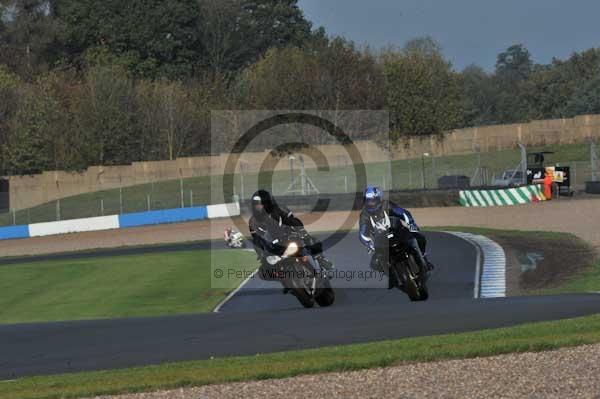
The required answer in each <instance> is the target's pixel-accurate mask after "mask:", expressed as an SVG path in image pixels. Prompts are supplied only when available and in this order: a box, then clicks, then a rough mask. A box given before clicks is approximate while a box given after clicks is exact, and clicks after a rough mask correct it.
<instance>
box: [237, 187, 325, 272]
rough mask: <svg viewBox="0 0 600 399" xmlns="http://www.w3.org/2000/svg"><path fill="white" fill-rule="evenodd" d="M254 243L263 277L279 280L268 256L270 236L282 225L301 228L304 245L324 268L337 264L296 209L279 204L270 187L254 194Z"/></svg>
mask: <svg viewBox="0 0 600 399" xmlns="http://www.w3.org/2000/svg"><path fill="white" fill-rule="evenodd" d="M248 225H249V226H248V227H249V230H250V234H251V235H252V243H253V244H254V249H255V251H256V254H257V255H258V257H257V258H258V260H260V261H261V266H260V269H259V272H258V275H259V277H260V278H261V279H263V280H276V279H277V278H276V273H275V266H272V265H270V264H269V263H268V262H267V261H266V258H267V256H269V255H270V253H269V252H268V251H269V247H270V242H269V240H268V239H267V238H266V236H267V235H268V233H269V232H271V235H272V234H273V232H276V231H277V230H278V229H281V228H287V227H291V228H293V229H295V230H296V231H298V232H299V233H300V234H301V236H302V239H303V241H304V245H305V246H306V249H307V250H308V252H309V253H310V254H311V255H312V256H313V258H314V259H315V260H316V261H317V262H318V263H319V266H320V267H322V268H323V269H324V270H331V269H332V268H333V265H332V264H331V262H330V261H329V260H328V259H326V258H325V256H323V247H322V245H321V243H320V242H318V241H317V240H316V239H314V238H313V237H311V236H310V234H308V232H307V231H306V230H305V229H304V224H302V222H301V221H300V219H298V218H297V217H295V216H294V214H293V213H292V211H290V210H289V209H287V208H285V207H280V206H279V205H277V203H276V202H275V200H274V199H273V197H272V196H271V194H270V193H269V192H268V191H266V190H258V191H257V192H255V193H254V194H253V195H252V216H251V217H250V220H249V222H248Z"/></svg>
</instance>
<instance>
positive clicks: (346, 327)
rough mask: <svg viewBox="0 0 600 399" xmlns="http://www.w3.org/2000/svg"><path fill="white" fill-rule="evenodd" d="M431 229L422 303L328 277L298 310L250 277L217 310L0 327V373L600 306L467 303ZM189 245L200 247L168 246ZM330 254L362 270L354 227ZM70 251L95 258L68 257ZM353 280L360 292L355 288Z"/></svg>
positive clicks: (427, 331) (444, 246)
mask: <svg viewBox="0 0 600 399" xmlns="http://www.w3.org/2000/svg"><path fill="white" fill-rule="evenodd" d="M427 235H428V238H429V242H430V249H429V252H430V254H431V260H432V261H433V262H434V263H435V264H436V266H437V267H436V270H435V272H434V274H433V276H432V277H431V280H430V300H429V301H427V302H422V303H410V302H409V301H408V299H407V298H406V295H404V294H403V293H402V292H400V291H398V290H390V291H388V290H387V289H385V288H383V287H385V286H386V285H387V283H386V281H385V280H383V281H379V282H377V281H371V282H369V284H372V285H369V286H365V284H364V281H363V280H360V281H357V280H350V281H347V280H346V279H343V278H340V279H338V280H336V281H334V287H337V288H338V289H337V290H336V295H337V298H336V303H335V304H334V305H333V306H332V307H330V308H318V307H317V308H314V309H302V308H301V307H300V305H299V304H298V302H297V301H296V299H295V298H294V297H292V296H290V295H286V296H284V295H283V294H282V293H281V288H280V287H278V285H277V284H276V283H266V282H262V281H260V280H250V282H249V283H248V284H247V285H245V286H244V287H243V288H242V289H241V290H239V291H238V293H237V294H236V295H235V296H234V297H233V298H232V299H231V300H230V301H228V302H227V303H226V304H225V305H223V306H222V307H221V312H220V313H212V314H196V315H183V316H172V317H154V318H130V319H111V320H93V321H73V322H58V323H33V324H18V325H3V326H0V353H1V354H2V356H0V379H2V380H6V379H14V378H19V377H24V376H33V375H45V374H57V373H66V372H79V371H91V370H103V369H114V368H124V367H133V366H143V365H150V364H159V363H163V362H173V361H183V360H200V359H208V358H211V357H223V356H235V355H254V354H256V353H267V352H278V351H286V350H294V349H304V348H316V347H322V346H330V345H340V344H350V343H360V342H368V341H377V340H384V339H399V338H405V337H414V336H425V335H435V334H444V333H455V332H464V331H473V330H480V329H485V328H497V327H505V326H510V325H516V324H521V323H525V322H534V321H543V320H554V319H561V318H569V317H577V316H583V315H588V314H593V313H599V312H600V300H599V299H600V296H598V295H595V294H589V295H563V296H550V297H515V298H505V299H488V300H482V299H478V300H475V299H472V297H473V288H474V280H475V268H476V265H475V262H476V250H475V248H474V247H473V246H472V245H471V244H469V243H467V242H465V241H463V240H462V239H459V238H457V237H455V236H453V235H450V234H445V233H427ZM201 245H210V244H207V243H204V244H201ZM219 246H220V247H222V244H219ZM165 248H167V247H165ZM191 248H198V244H184V245H179V246H178V249H176V248H172V249H173V250H183V249H191ZM131 250H133V249H128V251H131ZM137 250H138V252H136V253H140V251H144V249H143V248H138V249H137ZM151 250H152V251H155V250H156V248H152V249H151ZM114 251H115V250H111V251H103V255H109V254H110V255H114V254H116V253H115V252H114ZM129 253H131V252H129ZM327 253H328V256H329V257H330V258H331V259H332V260H333V261H334V263H335V264H336V267H337V269H338V270H355V271H358V270H361V269H362V270H368V257H367V255H366V253H365V251H364V249H363V248H362V247H361V246H360V244H359V243H358V241H357V237H356V233H355V232H354V233H350V234H349V235H348V236H347V237H345V238H344V239H343V240H341V241H340V242H339V243H338V244H337V245H336V246H334V247H333V248H331V249H329V250H328V252H327ZM76 255H77V256H96V254H94V253H92V252H89V253H85V254H70V255H69V256H76ZM54 259H59V257H58V256H55V257H54ZM357 285H358V286H362V287H364V288H351V287H354V286H357Z"/></svg>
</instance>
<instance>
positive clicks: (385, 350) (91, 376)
mask: <svg viewBox="0 0 600 399" xmlns="http://www.w3.org/2000/svg"><path fill="white" fill-rule="evenodd" d="M599 342H600V315H594V316H588V317H582V318H576V319H568V320H560V321H552V322H543V323H532V324H525V325H521V326H516V327H510V328H501V329H492V330H483V331H478V332H471V333H462V334H448V335H440V336H432V337H419V338H409V339H402V340H392V341H380V342H373V343H367V344H356V345H346V346H335V347H326V348H321V349H312V350H302V351H292V352H281V353H274V354H264V355H256V356H248V357H232V358H218V359H212V360H203V361H193V362H182V363H170V364H163V365H157V366H149V367H139V368H131V369H123V370H112V371H100V372H88V373H77V374H65V375H57V376H44V377H32V378H23V379H19V380H16V381H13V382H4V383H0V398H17V397H18V398H22V399H42V398H44V399H49V398H78V397H87V396H94V395H110V394H118V393H125V392H143V391H151V390H159V389H169V388H178V387H189V386H200V385H206V384H215V383H223V382H231V381H245V380H262V379H268V378H285V377H291V376H295V375H300V374H313V373H322V372H331V371H348V370H359V369H366V368H375V367H386V366H392V365H398V364H403V363H407V362H423V361H425V362H426V361H435V360H446V359H458V358H473V357H482V356H493V355H498V354H504V353H513V352H530V351H545V350H552V349H557V348H561V347H570V346H577V345H584V344H594V343H599Z"/></svg>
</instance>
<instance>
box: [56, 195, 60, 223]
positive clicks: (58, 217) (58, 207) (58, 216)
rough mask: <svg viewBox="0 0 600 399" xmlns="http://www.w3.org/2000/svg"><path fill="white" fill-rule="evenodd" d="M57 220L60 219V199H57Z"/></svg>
mask: <svg viewBox="0 0 600 399" xmlns="http://www.w3.org/2000/svg"><path fill="white" fill-rule="evenodd" d="M56 220H57V221H60V199H58V200H56Z"/></svg>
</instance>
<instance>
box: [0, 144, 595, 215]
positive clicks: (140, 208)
mask: <svg viewBox="0 0 600 399" xmlns="http://www.w3.org/2000/svg"><path fill="white" fill-rule="evenodd" d="M581 147H582V148H581V149H578V151H580V152H582V154H583V152H585V154H584V155H581V154H580V155H578V156H579V158H583V159H585V158H587V159H586V160H576V161H564V159H565V157H569V156H571V155H570V153H566V155H561V154H556V155H557V156H556V157H555V158H549V159H548V160H547V162H546V163H547V164H548V165H550V164H552V165H554V164H559V165H561V166H569V167H570V168H571V180H572V183H571V186H572V188H573V189H574V190H576V191H579V190H583V189H584V187H585V183H586V182H587V181H591V180H592V178H593V177H594V176H596V178H600V169H599V168H600V162H598V161H596V162H593V161H592V160H593V158H592V157H591V156H590V154H591V151H590V146H589V145H582V146H581ZM578 148H579V147H578ZM555 159H556V161H555ZM520 160H521V156H520V152H519V150H517V149H515V150H507V151H498V152H493V153H478V152H475V153H472V154H466V155H455V156H432V155H431V154H423V155H422V156H421V157H420V158H413V159H405V160H393V161H391V163H390V162H389V161H386V160H382V162H380V163H370V164H366V165H364V166H365V171H366V175H367V181H368V183H369V184H373V185H377V186H380V187H382V188H384V189H385V190H390V189H393V190H422V189H428V190H429V189H438V188H442V189H444V188H451V187H448V186H447V185H442V186H441V187H440V182H443V179H444V178H447V177H453V178H461V179H463V180H460V181H461V182H464V181H468V184H469V185H470V186H471V187H486V186H497V185H498V179H499V178H501V177H502V175H503V174H504V173H505V172H507V171H513V170H515V169H518V167H519V163H520ZM559 160H560V161H562V162H557V161H559ZM306 161H307V162H306V167H305V168H304V169H303V168H302V166H301V162H300V157H299V156H298V155H296V156H294V159H293V162H292V160H290V159H289V158H282V160H281V161H280V162H283V163H284V164H283V166H284V167H281V165H280V167H279V168H278V169H277V171H276V172H265V173H263V174H262V175H258V174H257V173H255V172H254V173H251V172H247V171H244V170H243V168H241V169H237V173H236V174H235V175H234V176H233V186H234V196H233V198H230V199H226V200H227V201H234V200H236V199H240V198H242V199H243V198H246V199H247V198H249V196H250V195H251V194H252V193H253V192H254V191H256V190H257V189H258V188H259V186H260V188H266V189H268V190H271V191H272V192H273V193H274V195H275V196H283V195H299V194H302V192H303V190H304V193H305V194H323V195H326V194H340V193H355V192H357V191H362V190H363V189H364V187H357V183H356V182H357V181H358V180H357V178H356V173H355V165H353V164H352V163H351V162H350V160H349V159H346V160H342V159H339V160H336V161H335V166H332V167H331V168H328V169H327V168H326V169H323V170H319V169H317V168H316V167H314V165H313V166H312V167H310V166H309V162H308V161H309V160H306ZM200 172H201V171H199V172H198V173H200ZM390 176H391V177H390ZM222 179H223V177H222V176H217V177H216V178H215V177H214V176H213V177H210V176H196V177H191V178H182V179H173V180H163V181H155V182H152V183H146V184H136V185H126V182H119V181H114V182H110V183H111V184H112V186H113V187H114V186H117V187H116V188H111V189H107V190H102V191H96V192H92V193H87V194H81V195H76V196H71V197H66V198H62V199H60V200H57V201H51V202H48V203H45V204H42V205H39V206H35V207H32V208H28V209H23V210H18V211H12V210H11V208H10V207H12V206H13V205H15V204H8V193H7V192H0V205H2V204H6V205H7V206H5V207H4V208H2V207H1V206H0V226H9V225H24V224H31V223H43V222H52V221H57V220H67V219H77V218H88V217H95V216H106V215H118V214H123V213H133V212H144V211H152V210H161V209H170V208H187V207H193V206H202V205H208V204H210V203H211V198H218V197H219V196H218V195H215V194H218V193H216V192H214V191H216V190H219V189H220V188H221V189H222V187H223V185H222V184H220V183H219V182H221V181H222ZM440 179H442V180H440ZM446 180H448V179H446ZM450 180H451V179H450ZM119 183H121V184H122V186H120V184H119ZM57 184H59V185H60V184H62V182H60V181H59V182H58V183H57ZM119 186H120V187H119ZM211 190H213V192H211ZM220 194H221V197H222V196H223V195H222V193H220ZM9 206H10V207H9Z"/></svg>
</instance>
